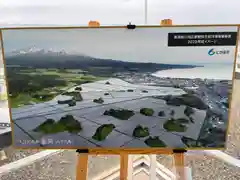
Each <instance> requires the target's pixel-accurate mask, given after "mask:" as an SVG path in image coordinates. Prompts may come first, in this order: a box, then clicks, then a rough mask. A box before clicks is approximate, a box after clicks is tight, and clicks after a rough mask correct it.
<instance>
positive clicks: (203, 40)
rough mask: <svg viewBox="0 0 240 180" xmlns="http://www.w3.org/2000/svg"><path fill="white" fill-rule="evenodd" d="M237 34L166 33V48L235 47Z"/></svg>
mask: <svg viewBox="0 0 240 180" xmlns="http://www.w3.org/2000/svg"><path fill="white" fill-rule="evenodd" d="M236 41H237V32H192V33H191V32H189V33H182V32H181V33H168V46H169V47H177V46H235V45H236Z"/></svg>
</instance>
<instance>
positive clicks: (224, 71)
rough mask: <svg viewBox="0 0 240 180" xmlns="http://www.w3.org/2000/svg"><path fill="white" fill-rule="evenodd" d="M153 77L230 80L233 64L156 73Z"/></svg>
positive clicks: (209, 65)
mask: <svg viewBox="0 0 240 180" xmlns="http://www.w3.org/2000/svg"><path fill="white" fill-rule="evenodd" d="M152 75H153V76H155V77H169V78H190V79H196V78H201V79H216V80H232V77H233V64H217V65H216V64H207V65H204V66H203V67H195V68H186V69H169V70H163V71H157V72H155V73H153V74H152Z"/></svg>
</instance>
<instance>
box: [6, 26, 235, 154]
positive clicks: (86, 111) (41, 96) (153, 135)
mask: <svg viewBox="0 0 240 180" xmlns="http://www.w3.org/2000/svg"><path fill="white" fill-rule="evenodd" d="M236 39H237V27H236V26H185V27H183V26H173V27H148V28H146V27H145V28H144V27H141V28H140V27H139V28H138V27H137V28H136V29H132V30H129V29H125V28H123V27H119V28H116V27H114V28H110V27H108V28H73V29H69V28H68V29H64V28H49V29H5V30H3V44H4V55H5V62H6V72H7V74H6V78H7V82H8V92H9V97H10V99H9V102H10V106H11V118H12V123H13V126H14V131H13V135H14V145H15V146H16V147H24V148H38V147H40V146H42V147H45V148H88V149H89V148H90V149H91V148H105V149H106V148H108V149H111V148H115V149H116V148H129V149H130V148H138V149H151V148H153V147H155V148H156V147H158V148H170V149H172V148H224V145H225V141H226V131H227V124H228V112H229V94H231V89H232V77H233V67H234V63H235V60H234V58H235V49H236Z"/></svg>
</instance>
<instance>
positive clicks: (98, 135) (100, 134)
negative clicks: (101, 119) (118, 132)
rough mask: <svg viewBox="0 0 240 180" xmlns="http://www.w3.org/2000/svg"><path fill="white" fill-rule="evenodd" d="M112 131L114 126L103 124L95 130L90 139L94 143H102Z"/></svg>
mask: <svg viewBox="0 0 240 180" xmlns="http://www.w3.org/2000/svg"><path fill="white" fill-rule="evenodd" d="M113 129H115V125H114V124H103V125H101V126H100V127H98V128H97V130H96V132H95V134H94V135H93V136H92V138H93V139H94V140H96V141H103V140H105V139H106V138H107V136H108V135H109V134H110V133H111V132H112V131H113Z"/></svg>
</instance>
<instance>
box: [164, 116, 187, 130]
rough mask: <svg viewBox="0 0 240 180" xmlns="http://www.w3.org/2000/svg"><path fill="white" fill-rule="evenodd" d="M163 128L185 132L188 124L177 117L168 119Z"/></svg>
mask: <svg viewBox="0 0 240 180" xmlns="http://www.w3.org/2000/svg"><path fill="white" fill-rule="evenodd" d="M163 128H164V129H166V130H167V131H170V132H185V131H186V130H187V126H185V125H183V124H181V123H180V122H178V120H175V119H170V120H168V121H166V122H165V123H164V125H163Z"/></svg>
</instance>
